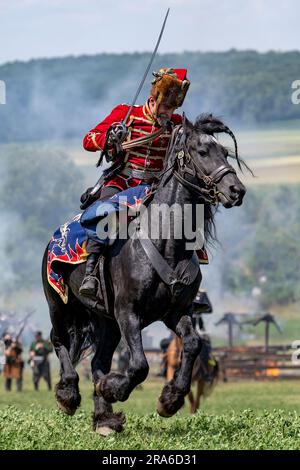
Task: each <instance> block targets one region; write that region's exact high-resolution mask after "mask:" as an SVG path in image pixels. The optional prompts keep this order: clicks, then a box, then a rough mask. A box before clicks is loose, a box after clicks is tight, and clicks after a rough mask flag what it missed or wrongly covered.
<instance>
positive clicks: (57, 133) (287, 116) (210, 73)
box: [0, 50, 300, 143]
mask: <svg viewBox="0 0 300 470" xmlns="http://www.w3.org/2000/svg"><path fill="white" fill-rule="evenodd" d="M148 60H149V53H135V54H120V55H117V54H99V55H96V56H81V57H66V58H62V59H39V60H31V61H29V62H14V63H7V64H4V65H2V66H0V80H3V81H5V83H6V89H7V104H6V105H4V106H3V105H1V106H0V122H1V126H0V142H2V143H8V142H14V141H33V140H44V139H53V138H81V137H82V135H83V134H84V133H85V132H86V131H87V130H88V129H89V128H91V127H92V126H93V125H94V124H95V123H96V122H99V121H100V120H101V118H103V116H105V115H106V114H107V113H108V112H109V111H110V109H111V108H112V106H114V105H116V104H118V103H120V102H121V103H122V102H128V101H130V100H131V97H132V96H133V94H134V92H135V90H136V87H137V84H138V82H139V80H140V78H141V76H142V74H143V71H144V69H145V67H146V64H147V63H148ZM163 65H166V66H171V65H173V66H175V67H180V66H181V67H182V66H186V67H187V68H188V69H189V77H190V79H191V81H192V86H191V89H190V92H189V95H188V97H187V99H186V103H185V105H184V110H185V111H186V113H187V115H188V116H189V117H191V118H194V117H195V116H196V115H198V114H200V113H201V112H204V111H212V112H214V113H215V114H217V115H221V116H223V117H224V119H225V120H226V121H227V122H228V123H229V124H230V125H237V124H239V125H243V126H244V125H247V126H249V125H251V126H253V125H257V124H260V123H270V122H274V121H285V120H291V119H299V118H300V105H299V106H297V105H294V104H292V102H291V93H292V90H291V84H292V82H293V81H294V80H296V79H299V68H300V67H299V66H300V53H299V52H286V53H279V52H268V53H264V54H260V53H257V52H255V51H243V52H241V51H235V50H231V51H228V52H224V53H200V52H199V53H196V52H193V53H192V52H185V53H183V54H163V55H159V56H158V57H157V58H156V62H155V64H154V65H153V69H157V68H159V67H161V66H163ZM150 78H151V77H150V76H149V77H148V83H149V81H150ZM147 93H148V86H147V85H145V86H144V89H143V92H142V94H141V97H140V101H142V100H144V99H145V98H146V96H147Z"/></svg>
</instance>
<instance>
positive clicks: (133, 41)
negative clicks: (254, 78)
mask: <svg viewBox="0 0 300 470" xmlns="http://www.w3.org/2000/svg"><path fill="white" fill-rule="evenodd" d="M168 6H170V7H171V12H170V15H169V19H168V23H167V26H166V30H165V34H164V37H163V39H162V42H161V46H160V49H159V51H160V52H183V51H186V50H188V51H224V50H228V49H231V48H236V49H256V50H259V51H268V50H270V49H273V50H281V51H285V50H295V49H297V50H299V49H300V40H299V39H300V33H299V18H300V2H299V0H284V1H282V0H218V1H216V0H111V1H108V0H0V64H3V63H5V62H11V61H15V60H30V59H32V58H40V57H63V56H66V55H75V56H78V55H81V54H97V53H101V52H114V53H121V52H136V51H138V52H143V51H151V50H152V49H153V48H154V45H155V42H156V39H157V36H158V33H159V30H160V27H161V24H162V21H163V17H164V15H165V12H166V10H167V7H168Z"/></svg>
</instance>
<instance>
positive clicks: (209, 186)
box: [159, 126, 236, 204]
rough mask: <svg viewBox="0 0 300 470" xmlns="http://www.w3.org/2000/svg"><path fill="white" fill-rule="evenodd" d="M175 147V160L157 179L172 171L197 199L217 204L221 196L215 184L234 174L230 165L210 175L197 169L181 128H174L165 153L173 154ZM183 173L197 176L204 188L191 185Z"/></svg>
mask: <svg viewBox="0 0 300 470" xmlns="http://www.w3.org/2000/svg"><path fill="white" fill-rule="evenodd" d="M178 139H179V143H178ZM176 146H178V149H177V150H175V151H176V160H175V161H174V162H173V163H172V164H171V165H170V166H169V167H167V168H166V169H165V170H163V171H162V172H161V173H160V177H159V178H160V179H161V177H162V176H163V175H164V174H166V173H167V172H168V171H170V170H173V173H174V176H175V178H176V179H177V180H178V181H179V182H180V183H181V184H182V185H183V186H185V187H187V188H188V189H189V190H190V191H191V192H193V193H196V194H197V195H198V196H199V197H202V198H203V199H205V200H206V201H207V202H209V203H210V204H217V203H218V195H219V194H221V191H218V189H217V184H218V183H219V182H220V181H221V179H222V178H223V176H225V175H226V174H228V173H233V174H236V171H235V169H234V168H233V167H232V166H231V165H225V164H223V165H220V166H219V167H218V168H216V169H215V170H213V172H212V173H211V174H210V175H206V174H205V173H204V172H203V170H202V169H201V168H200V167H199V165H198V164H197V163H196V162H195V160H194V158H193V157H192V155H191V154H190V152H189V150H188V148H187V146H186V140H185V134H184V132H183V126H178V128H175V130H174V132H173V135H172V138H171V141H170V144H169V148H168V152H167V153H168V154H170V153H171V152H173V151H174V149H176ZM176 162H177V163H178V170H174V167H175V163H176ZM187 163H191V165H192V168H190V167H189V166H188V165H187ZM185 173H187V174H189V175H191V176H198V178H199V179H200V180H201V181H203V183H204V184H205V186H206V187H205V188H203V187H200V186H199V185H197V184H194V183H191V182H190V181H188V180H187V179H186V178H185V177H184V175H185ZM222 194H223V193H222Z"/></svg>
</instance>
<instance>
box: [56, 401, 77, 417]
mask: <svg viewBox="0 0 300 470" xmlns="http://www.w3.org/2000/svg"><path fill="white" fill-rule="evenodd" d="M56 404H57V406H58V408H59V409H60V411H62V412H63V413H65V414H66V415H69V416H73V415H74V414H75V411H76V408H68V407H66V406H64V405H63V404H62V403H60V402H59V401H57V402H56Z"/></svg>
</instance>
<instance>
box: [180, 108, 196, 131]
mask: <svg viewBox="0 0 300 470" xmlns="http://www.w3.org/2000/svg"><path fill="white" fill-rule="evenodd" d="M182 118H183V120H182V124H183V128H184V130H185V132H186V133H189V132H192V131H193V130H194V124H193V123H192V122H191V121H189V120H188V118H187V117H186V115H185V113H183V115H182Z"/></svg>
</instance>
